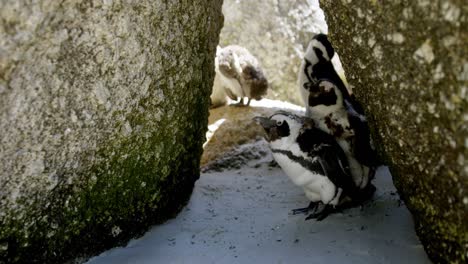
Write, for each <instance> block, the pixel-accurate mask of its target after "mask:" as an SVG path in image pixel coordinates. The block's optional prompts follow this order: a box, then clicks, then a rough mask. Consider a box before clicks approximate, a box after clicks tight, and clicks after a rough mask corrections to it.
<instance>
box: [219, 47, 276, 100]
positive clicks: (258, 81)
mask: <svg viewBox="0 0 468 264" xmlns="http://www.w3.org/2000/svg"><path fill="white" fill-rule="evenodd" d="M215 71H216V75H215V80H214V84H213V91H212V94H211V102H212V107H216V106H220V105H224V104H226V96H229V98H231V99H232V100H235V101H237V100H238V99H240V100H239V102H238V104H237V105H241V106H242V105H244V97H247V99H248V100H247V104H246V105H247V106H248V105H249V104H250V101H251V100H252V99H255V100H260V99H262V97H263V96H264V95H266V93H267V89H268V80H267V79H266V77H265V74H264V73H263V70H262V68H261V66H260V63H259V62H258V60H257V58H255V57H254V56H253V55H252V54H251V53H250V52H249V51H248V50H247V49H246V48H243V47H241V46H237V45H229V46H226V47H224V48H221V47H219V46H218V48H217V51H216V58H215Z"/></svg>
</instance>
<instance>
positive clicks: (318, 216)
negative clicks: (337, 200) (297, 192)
mask: <svg viewBox="0 0 468 264" xmlns="http://www.w3.org/2000/svg"><path fill="white" fill-rule="evenodd" d="M337 211H339V210H338V209H336V208H335V207H334V206H333V205H329V204H326V205H324V206H323V208H322V210H320V211H319V212H314V213H312V214H310V215H308V216H307V217H306V219H305V220H306V221H307V220H310V219H315V220H317V221H322V220H323V219H325V218H327V216H329V215H330V214H331V213H334V212H337Z"/></svg>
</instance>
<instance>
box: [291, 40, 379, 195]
mask: <svg viewBox="0 0 468 264" xmlns="http://www.w3.org/2000/svg"><path fill="white" fill-rule="evenodd" d="M334 55H335V51H334V49H333V47H332V45H331V43H330V42H329V41H328V38H327V36H326V35H324V34H317V35H315V36H314V37H313V38H312V40H311V41H310V43H309V46H308V47H307V51H306V53H305V56H304V59H303V61H302V63H301V68H300V70H299V89H300V92H301V95H302V98H303V100H304V103H305V105H306V115H307V116H308V117H310V118H312V119H313V120H314V121H315V122H316V123H317V126H318V127H319V128H320V129H321V130H322V131H325V132H326V133H328V134H330V135H332V136H333V137H335V138H336V140H337V142H338V144H339V145H340V146H341V148H342V149H343V150H344V152H345V154H346V157H347V159H348V162H349V165H350V170H351V175H352V176H353V179H354V181H355V183H356V184H357V186H359V188H362V189H364V188H366V187H367V186H368V184H370V181H371V180H372V178H373V177H374V175H375V170H376V167H377V166H379V165H380V162H379V161H378V159H377V154H376V153H375V151H374V149H373V147H372V142H371V138H370V132H369V127H368V125H367V120H366V117H365V116H364V111H363V109H362V108H361V106H360V105H359V103H358V102H357V101H356V100H355V98H354V96H352V95H351V94H350V93H349V91H348V89H347V87H346V85H345V83H344V82H343V80H342V79H341V78H340V76H339V75H338V73H337V71H336V70H335V67H334V64H333V61H332V58H333V57H334Z"/></svg>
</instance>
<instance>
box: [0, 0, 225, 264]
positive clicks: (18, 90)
mask: <svg viewBox="0 0 468 264" xmlns="http://www.w3.org/2000/svg"><path fill="white" fill-rule="evenodd" d="M221 5H222V1H221V0H215V1H213V0H202V1H186V0H180V1H162V0H156V1H150V0H138V1H132V0H102V1H100V0H67V1H56V0H42V1H29V0H2V1H1V2H0V263H2V262H8V263H10V262H28V263H32V262H47V263H54V262H63V261H65V260H67V259H71V258H75V257H77V256H86V255H88V254H94V253H97V252H99V251H101V250H103V249H106V248H109V247H110V246H113V245H115V244H117V243H123V242H125V241H126V240H128V239H129V238H130V237H132V236H135V235H138V234H141V233H142V232H143V231H144V230H145V229H146V228H147V227H148V226H149V225H151V224H154V223H157V222H159V221H162V220H165V219H167V218H168V217H170V216H171V215H172V214H173V213H175V212H177V210H179V209H180V207H181V206H182V205H183V203H184V202H186V200H187V199H188V197H189V195H190V192H191V190H192V187H193V183H194V181H195V180H196V179H197V178H198V176H199V158H200V155H201V152H202V143H203V141H204V138H205V136H204V133H205V131H206V125H207V117H208V106H209V94H210V91H211V85H212V82H213V76H214V64H213V63H214V55H215V49H216V45H217V44H218V36H219V32H220V29H221V27H222V24H223V16H222V13H221Z"/></svg>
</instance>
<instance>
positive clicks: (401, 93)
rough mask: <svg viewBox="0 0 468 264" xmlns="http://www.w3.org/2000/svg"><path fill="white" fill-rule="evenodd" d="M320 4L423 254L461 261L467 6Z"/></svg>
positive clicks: (467, 199)
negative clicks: (424, 252) (413, 222)
mask: <svg viewBox="0 0 468 264" xmlns="http://www.w3.org/2000/svg"><path fill="white" fill-rule="evenodd" d="M321 5H322V7H323V8H324V10H325V16H326V20H327V23H328V26H329V34H330V38H331V40H332V42H333V44H334V45H335V46H336V49H337V51H338V52H339V54H340V56H341V60H342V62H343V65H344V68H345V70H346V72H347V77H348V81H349V82H350V84H351V85H352V86H354V90H353V91H354V93H355V94H356V96H357V97H358V99H359V100H360V101H361V102H362V103H363V105H364V106H365V109H366V112H367V115H368V117H369V120H370V121H369V122H370V124H371V126H372V129H373V136H374V139H376V144H377V147H378V148H379V149H380V151H381V153H385V154H384V155H386V157H387V160H386V162H387V163H388V164H389V165H390V168H391V171H392V174H393V176H394V181H395V184H396V186H397V188H398V190H399V193H400V195H401V196H402V197H403V199H404V201H405V203H406V205H407V206H408V208H409V209H410V211H411V212H412V214H413V216H414V220H415V224H416V230H417V232H418V234H419V237H420V239H421V241H422V243H423V244H424V246H425V249H426V251H427V253H428V254H429V256H430V257H431V259H432V260H433V261H434V262H436V263H447V262H450V263H467V261H468V255H467V254H468V253H467V252H468V162H467V159H468V153H467V149H468V96H467V92H468V91H467V89H468V57H467V55H468V54H467V53H468V48H467V43H468V32H467V31H468V21H467V19H468V16H467V13H468V12H467V11H468V10H467V8H468V7H467V5H466V1H463V0H450V1H443V0H439V1H426V0H418V1H412V0H395V1H384V2H382V1H352V0H347V1H335V0H333V1H332V0H325V1H321Z"/></svg>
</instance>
